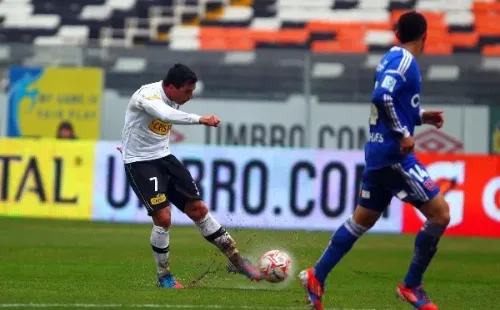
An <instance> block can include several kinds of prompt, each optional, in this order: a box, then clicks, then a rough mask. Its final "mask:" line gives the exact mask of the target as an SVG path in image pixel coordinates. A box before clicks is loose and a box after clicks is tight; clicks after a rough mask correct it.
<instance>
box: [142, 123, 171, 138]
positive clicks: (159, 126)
mask: <svg viewBox="0 0 500 310" xmlns="http://www.w3.org/2000/svg"><path fill="white" fill-rule="evenodd" d="M148 128H149V130H151V131H152V132H154V133H156V134H159V135H162V136H166V135H168V133H169V132H170V129H172V124H170V123H167V122H164V121H161V120H159V119H154V120H153V121H152V122H151V124H149V126H148Z"/></svg>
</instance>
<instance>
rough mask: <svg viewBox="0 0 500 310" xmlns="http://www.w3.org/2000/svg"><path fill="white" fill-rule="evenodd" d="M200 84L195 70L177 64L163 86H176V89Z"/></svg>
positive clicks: (171, 69)
mask: <svg viewBox="0 0 500 310" xmlns="http://www.w3.org/2000/svg"><path fill="white" fill-rule="evenodd" d="M196 82H198V77H197V76H196V73H194V72H193V70H191V69H189V67H188V66H186V65H183V64H179V63H177V64H175V65H174V66H173V67H172V68H170V70H168V73H167V76H166V77H165V78H164V79H163V85H165V86H168V85H170V84H172V85H174V86H175V87H176V88H179V87H182V86H184V85H186V84H194V83H196Z"/></svg>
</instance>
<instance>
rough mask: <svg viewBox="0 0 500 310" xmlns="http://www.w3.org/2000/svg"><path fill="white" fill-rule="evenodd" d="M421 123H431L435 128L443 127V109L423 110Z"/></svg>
mask: <svg viewBox="0 0 500 310" xmlns="http://www.w3.org/2000/svg"><path fill="white" fill-rule="evenodd" d="M422 123H424V124H429V125H433V126H435V127H436V128H441V127H443V124H444V118H443V111H424V113H423V114H422Z"/></svg>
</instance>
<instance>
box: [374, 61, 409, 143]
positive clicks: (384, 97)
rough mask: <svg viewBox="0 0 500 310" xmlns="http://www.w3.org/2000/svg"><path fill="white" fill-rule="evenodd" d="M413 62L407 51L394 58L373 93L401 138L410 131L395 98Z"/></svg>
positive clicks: (375, 101) (377, 103)
mask: <svg viewBox="0 0 500 310" xmlns="http://www.w3.org/2000/svg"><path fill="white" fill-rule="evenodd" d="M412 62H413V58H412V57H411V55H408V54H406V53H403V55H402V57H398V58H395V59H393V61H391V63H389V64H388V65H387V67H386V70H385V71H384V72H383V75H382V76H381V78H380V79H379V81H378V82H377V83H376V85H375V89H374V90H373V94H372V102H373V103H374V104H375V105H377V106H378V107H380V108H381V109H382V110H383V111H385V114H386V116H387V125H388V127H389V128H390V130H391V131H393V132H394V133H396V134H397V135H399V136H401V138H403V137H408V136H409V135H410V132H409V131H408V129H407V128H406V127H405V126H404V125H403V123H402V122H401V121H400V119H399V117H398V114H397V112H396V109H395V108H394V100H393V98H395V97H397V96H398V95H399V93H401V92H402V89H403V87H404V84H405V83H406V75H407V74H408V71H411V70H409V68H410V66H411V64H412Z"/></svg>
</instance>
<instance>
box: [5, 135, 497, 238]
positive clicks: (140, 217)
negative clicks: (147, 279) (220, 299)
mask: <svg viewBox="0 0 500 310" xmlns="http://www.w3.org/2000/svg"><path fill="white" fill-rule="evenodd" d="M118 144H119V141H91V140H61V139H54V138H39V139H27V138H24V139H20V138H17V139H16V138H0V166H1V169H0V171H1V173H0V176H1V178H0V184H1V187H0V215H1V216H10V217H37V218H59V219H80V220H91V221H108V222H134V223H143V222H144V223H149V222H150V218H149V217H148V216H147V214H146V210H145V209H144V207H143V206H142V205H141V203H140V202H139V201H138V199H137V198H136V197H135V195H134V194H133V192H132V190H131V189H130V187H129V186H128V184H127V181H126V178H125V172H124V169H123V164H122V159H121V155H120V153H119V152H118V151H117V150H116V146H117V145H118ZM173 152H174V153H175V154H176V155H177V156H178V157H179V158H180V159H181V160H182V161H183V163H184V164H185V165H186V166H187V167H188V169H189V170H190V172H191V173H192V175H193V178H194V180H195V182H196V183H197V185H198V188H199V189H200V192H201V195H202V197H203V199H204V200H205V201H206V202H207V204H208V205H209V206H210V210H211V212H212V214H213V215H214V216H215V217H217V218H218V219H219V220H220V222H221V223H222V224H223V225H225V226H228V227H239V228H266V229H303V230H318V231H322V230H324V231H331V230H332V229H336V228H337V227H339V225H341V224H342V223H343V222H344V221H345V220H346V219H347V218H348V217H349V216H350V214H351V213H352V211H353V209H354V207H355V204H356V197H357V194H358V192H359V184H360V182H359V181H360V178H361V173H362V170H363V167H364V154H363V152H362V151H355V150H354V151H335V150H327V149H290V148H264V147H259V148H256V147H253V148H250V147H247V146H204V145H190V144H177V145H175V146H173ZM419 158H420V159H421V161H422V162H423V163H424V164H425V165H427V167H428V172H429V174H430V176H431V177H432V178H434V180H436V183H437V186H439V187H440V188H441V190H442V191H443V192H445V193H446V199H447V200H448V202H449V204H450V208H451V224H450V227H449V229H448V230H447V234H448V235H461V236H483V237H500V157H499V156H498V155H487V154H484V155H472V154H471V155H467V154H429V153H426V154H419ZM172 211H173V216H172V223H173V224H174V225H187V224H190V220H189V219H188V218H187V217H186V216H185V215H184V214H182V213H181V212H180V211H178V210H177V209H175V208H173V209H172ZM423 221H424V219H423V218H422V216H421V215H420V214H419V212H418V211H416V210H415V209H413V208H412V207H411V206H408V205H405V204H403V203H401V202H400V201H399V200H397V199H394V200H393V201H392V202H391V205H390V207H389V208H388V209H387V211H386V212H385V213H384V215H383V217H382V218H381V220H380V221H379V223H378V224H377V225H376V226H375V227H374V228H373V230H372V231H373V232H379V233H395V234H399V233H414V232H417V231H418V230H419V229H420V228H421V226H422V223H423Z"/></svg>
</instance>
